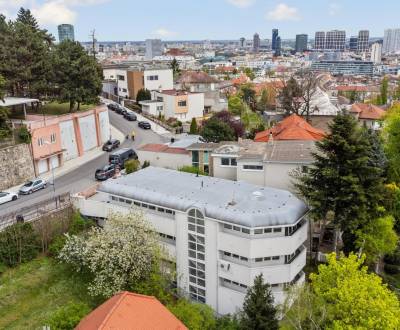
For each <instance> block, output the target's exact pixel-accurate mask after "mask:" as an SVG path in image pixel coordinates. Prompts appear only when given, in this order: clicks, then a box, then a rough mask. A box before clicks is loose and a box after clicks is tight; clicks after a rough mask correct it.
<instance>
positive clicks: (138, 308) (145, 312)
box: [75, 291, 187, 330]
mask: <svg viewBox="0 0 400 330" xmlns="http://www.w3.org/2000/svg"><path fill="white" fill-rule="evenodd" d="M75 329H76V330H111V329H121V330H122V329H124V330H133V329H152V330H170V329H174V330H186V329H187V327H186V326H185V325H184V324H183V323H182V322H181V321H179V320H178V319H177V318H176V317H175V316H174V315H173V314H172V313H171V312H170V311H169V310H168V309H167V308H166V307H165V306H164V305H163V304H161V303H160V302H159V301H158V300H157V299H156V298H155V297H151V296H145V295H141V294H136V293H132V292H128V291H123V292H120V293H117V294H116V295H114V296H113V297H111V298H110V299H108V300H107V301H106V302H104V303H103V304H101V305H100V306H99V307H97V308H96V309H95V310H93V311H92V312H91V313H90V314H89V315H87V316H86V317H85V318H83V319H82V320H81V322H80V323H79V324H78V325H77V327H76V328H75Z"/></svg>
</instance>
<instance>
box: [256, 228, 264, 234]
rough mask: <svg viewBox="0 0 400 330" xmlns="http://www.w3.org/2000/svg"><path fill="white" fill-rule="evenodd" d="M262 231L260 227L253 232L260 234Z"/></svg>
mask: <svg viewBox="0 0 400 330" xmlns="http://www.w3.org/2000/svg"><path fill="white" fill-rule="evenodd" d="M262 233H263V230H262V229H254V234H255V235H260V234H262Z"/></svg>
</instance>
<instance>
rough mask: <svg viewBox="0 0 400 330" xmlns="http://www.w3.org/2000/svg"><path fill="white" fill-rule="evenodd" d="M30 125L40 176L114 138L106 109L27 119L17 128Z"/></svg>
mask: <svg viewBox="0 0 400 330" xmlns="http://www.w3.org/2000/svg"><path fill="white" fill-rule="evenodd" d="M21 124H23V125H26V127H27V129H28V130H29V132H30V133H31V137H32V140H31V146H32V156H33V160H34V167H35V173H36V174H37V175H40V174H42V173H45V172H47V171H50V170H51V169H52V168H57V167H60V166H62V164H63V163H64V162H65V161H68V160H70V159H73V158H76V157H80V156H82V155H83V154H85V153H86V152H88V151H89V150H92V149H94V148H96V147H99V146H101V145H103V143H105V142H106V141H107V140H108V139H109V137H110V123H109V118H108V111H107V108H106V107H105V106H104V105H101V106H98V107H95V108H94V109H91V110H87V111H81V112H76V113H70V114H65V115H60V116H48V115H46V116H42V115H29V114H28V115H26V119H25V120H23V121H21V120H14V122H13V125H14V126H18V125H21Z"/></svg>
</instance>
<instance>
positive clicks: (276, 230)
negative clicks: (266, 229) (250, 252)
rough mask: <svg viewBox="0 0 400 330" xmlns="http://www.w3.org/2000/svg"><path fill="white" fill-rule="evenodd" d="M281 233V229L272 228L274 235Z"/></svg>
mask: <svg viewBox="0 0 400 330" xmlns="http://www.w3.org/2000/svg"><path fill="white" fill-rule="evenodd" d="M281 231H282V228H274V233H280V232H281Z"/></svg>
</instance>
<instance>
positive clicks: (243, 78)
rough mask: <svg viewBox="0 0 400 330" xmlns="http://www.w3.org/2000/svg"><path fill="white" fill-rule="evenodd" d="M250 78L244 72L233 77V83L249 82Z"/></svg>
mask: <svg viewBox="0 0 400 330" xmlns="http://www.w3.org/2000/svg"><path fill="white" fill-rule="evenodd" d="M249 80H250V79H249V78H248V77H247V76H246V75H245V74H242V75H240V77H238V78H235V79H232V84H234V85H241V84H245V83H247V82H248V81H249Z"/></svg>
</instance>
